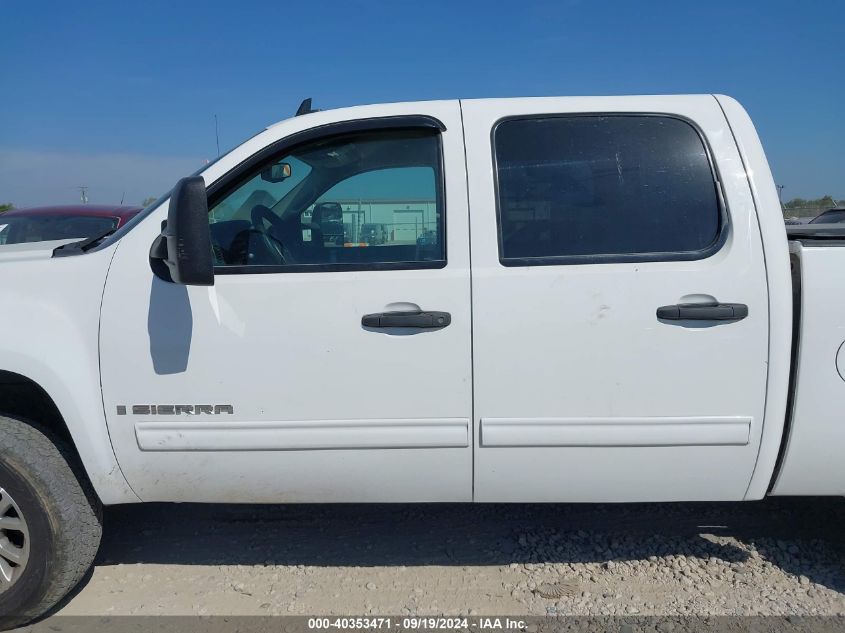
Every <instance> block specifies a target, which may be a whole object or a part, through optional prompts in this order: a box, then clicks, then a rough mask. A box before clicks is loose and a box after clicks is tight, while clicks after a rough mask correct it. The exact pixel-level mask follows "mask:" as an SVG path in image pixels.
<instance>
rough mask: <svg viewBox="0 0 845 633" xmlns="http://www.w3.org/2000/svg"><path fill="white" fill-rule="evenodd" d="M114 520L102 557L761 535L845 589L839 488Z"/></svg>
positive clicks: (326, 559) (541, 556) (240, 560)
mask: <svg viewBox="0 0 845 633" xmlns="http://www.w3.org/2000/svg"><path fill="white" fill-rule="evenodd" d="M105 521H106V522H105V530H104V536H103V544H102V547H101V549H100V554H99V556H98V559H97V565H101V566H104V565H113V564H118V563H123V564H130V563H157V564H175V565H316V566H341V567H343V566H364V567H367V566H381V565H388V566H390V565H407V566H415V565H507V564H510V563H538V562H552V563H561V562H601V563H606V562H608V561H624V560H630V559H644V558H648V557H649V556H670V555H674V556H679V555H683V556H687V557H698V558H703V559H708V558H711V557H715V558H718V559H721V560H725V561H728V562H735V563H742V562H743V561H745V560H746V559H747V558H748V557H749V553H748V547H749V546H752V545H753V547H755V548H756V549H757V551H758V552H759V553H760V555H761V556H763V557H764V558H766V559H768V560H769V561H770V562H771V563H772V564H773V565H776V566H778V567H780V568H781V569H782V570H783V571H784V572H787V573H790V574H795V575H796V576H801V575H804V576H807V577H808V578H809V579H810V580H812V581H813V582H818V583H820V584H823V585H825V586H828V587H830V588H832V589H836V590H837V591H840V592H843V593H845V573H843V567H845V565H843V563H844V562H845V532H843V525H845V499H839V498H802V499H767V500H765V501H759V502H750V503H684V504H679V503H664V504H626V505H611V504H595V505H593V504H590V505H584V504H555V505H551V504H550V505H523V504H515V505H498V504H480V505H470V504H461V505H451V504H449V505H360V504H355V505H329V506H318V505H287V506H238V505H195V504H179V505H177V504H143V505H136V506H118V507H112V508H109V509H107V510H106V517H105ZM709 535H713V536H715V537H720V536H729V537H734V538H735V539H736V541H738V543H737V542H727V543H720V542H719V541H720V540H721V541H723V540H725V539H719V538H713V536H709ZM820 551H824V552H828V553H829V554H825V555H824V556H820V555H818V552H820Z"/></svg>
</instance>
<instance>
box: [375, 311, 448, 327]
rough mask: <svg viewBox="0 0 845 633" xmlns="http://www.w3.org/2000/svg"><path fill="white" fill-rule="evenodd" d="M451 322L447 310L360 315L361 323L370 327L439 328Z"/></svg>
mask: <svg viewBox="0 0 845 633" xmlns="http://www.w3.org/2000/svg"><path fill="white" fill-rule="evenodd" d="M451 322H452V315H451V314H449V313H448V312H422V311H419V310H412V311H408V312H377V313H376V314H365V315H364V316H362V317H361V325H363V326H364V327H371V328H390V327H409V328H418V329H429V330H433V329H440V328H444V327H446V326H447V325H449V324H450V323H451Z"/></svg>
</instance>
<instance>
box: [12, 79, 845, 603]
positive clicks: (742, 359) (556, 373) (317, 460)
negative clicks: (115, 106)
mask: <svg viewBox="0 0 845 633" xmlns="http://www.w3.org/2000/svg"><path fill="white" fill-rule="evenodd" d="M300 114H304V116H296V117H294V118H292V119H289V120H286V121H283V122H281V123H279V124H277V125H273V126H271V127H269V128H268V129H266V130H265V131H263V132H261V133H260V134H258V135H256V136H255V137H253V138H252V139H250V140H248V141H247V142H245V143H244V144H243V145H241V146H240V147H238V148H236V149H235V150H233V151H231V152H230V153H228V154H226V155H225V156H223V157H222V158H220V159H219V160H218V161H216V162H214V163H212V164H210V165H208V166H206V167H205V168H204V169H203V170H202V171H201V173H200V174H198V175H195V176H192V177H189V178H185V179H183V180H181V181H180V182H179V183H178V184H177V185H176V187H175V188H174V190H173V191H172V192H170V193H168V194H167V195H165V196H164V197H163V198H161V199H160V200H159V201H157V202H156V203H154V204H153V205H151V206H150V207H149V208H147V209H146V210H145V211H144V212H142V213H140V214H139V215H138V216H136V217H135V218H134V219H133V220H132V221H131V222H129V223H128V224H127V225H126V226H124V227H122V228H120V229H118V230H117V231H116V232H114V233H113V234H110V235H104V236H94V237H92V238H89V239H86V240H85V241H82V242H79V241H75V242H67V241H63V242H61V243H56V242H52V243H50V242H42V243H38V244H24V245H16V246H6V247H2V248H0V292H1V293H2V295H0V296H2V297H3V310H2V311H0V327H2V332H3V336H2V338H1V339H0V383H2V385H0V411H2V412H3V417H0V587H2V590H3V591H2V593H0V612H2V613H4V614H7V615H10V614H11V615H14V616H16V617H19V618H25V617H32V616H34V615H38V614H40V613H42V612H44V611H45V610H47V609H49V608H50V607H51V606H52V605H53V604H55V603H56V602H57V601H58V600H59V599H60V598H61V597H62V596H63V595H64V594H65V593H66V592H68V591H69V590H70V589H71V588H72V587H73V586H74V584H75V583H77V582H78V580H79V579H80V577H81V576H82V575H83V573H84V572H85V571H86V569H87V568H88V567H89V566H90V564H91V561H92V560H93V557H94V554H95V552H96V550H97V547H98V543H99V538H100V518H99V517H100V509H101V504H119V503H135V502H145V501H173V502H188V501H194V502H263V503H295V502H327V503H332V502H440V501H449V502H471V501H479V502H528V501H530V502H573V501H576V502H627V501H666V500H749V499H760V498H762V497H763V496H765V495H767V494H772V495H842V494H845V458H843V457H845V454H844V453H843V445H845V418H843V411H845V350H843V341H845V272H843V271H845V247H843V246H845V234H843V233H842V232H841V229H835V228H830V227H824V226H819V225H813V226H812V227H794V228H795V232H796V235H795V236H793V237H792V238H788V237H787V234H786V230H785V227H784V223H783V218H782V214H781V209H780V206H779V204H778V197H777V193H776V190H775V185H774V182H773V180H772V176H771V173H770V171H769V166H768V164H767V162H766V158H765V156H764V154H763V149H762V147H761V144H760V141H759V139H758V137H757V134H756V132H755V130H754V127H753V126H752V123H751V121H750V120H749V118H748V116H747V115H746V113H745V111H744V110H743V109H742V107H741V106H740V105H739V104H738V103H737V102H736V101H734V100H733V99H731V98H728V97H724V96H719V95H697V96H668V97H662V96H644V97H595V98H594V97H571V98H570V97H567V98H531V99H490V100H487V99H484V100H470V101H457V100H455V101H439V102H422V103H399V104H390V105H372V106H364V107H355V108H349V109H340V110H332V111H325V112H316V111H310V108H309V107H308V106H307V105H306V106H305V107H303V108H301V112H300ZM364 225H367V227H366V228H364V229H362V227H364ZM372 227H376V228H375V229H373V228H372ZM790 228H791V229H792V228H793V227H790ZM376 233H377V234H378V239H377V240H376V239H372V240H371V241H372V243H371V241H368V239H370V238H369V237H368V236H371V235H375V234H376Z"/></svg>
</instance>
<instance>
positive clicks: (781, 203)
mask: <svg viewBox="0 0 845 633" xmlns="http://www.w3.org/2000/svg"><path fill="white" fill-rule="evenodd" d="M775 186H776V187H777V188H778V202H780V206H783V185H775Z"/></svg>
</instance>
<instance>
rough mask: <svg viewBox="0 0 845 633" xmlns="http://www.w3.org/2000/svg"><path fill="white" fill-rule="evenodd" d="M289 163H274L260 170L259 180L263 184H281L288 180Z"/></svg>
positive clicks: (289, 172)
mask: <svg viewBox="0 0 845 633" xmlns="http://www.w3.org/2000/svg"><path fill="white" fill-rule="evenodd" d="M290 175H291V168H290V163H276V164H275V165H270V166H269V167H267V168H266V169H262V170H261V180H263V181H264V182H282V181H283V180H287V179H288V178H290Z"/></svg>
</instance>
